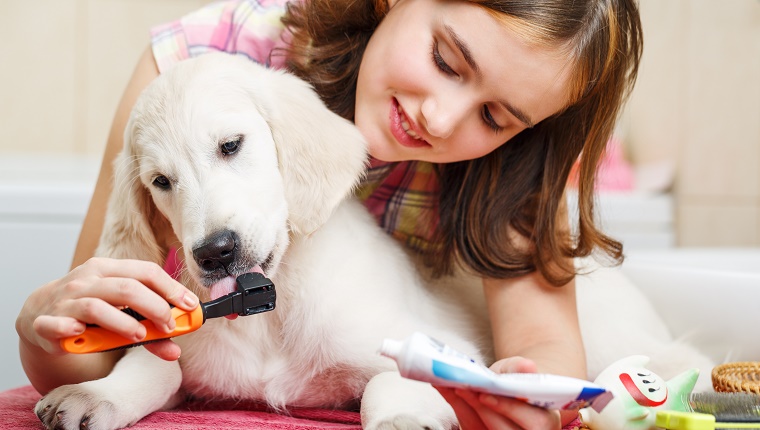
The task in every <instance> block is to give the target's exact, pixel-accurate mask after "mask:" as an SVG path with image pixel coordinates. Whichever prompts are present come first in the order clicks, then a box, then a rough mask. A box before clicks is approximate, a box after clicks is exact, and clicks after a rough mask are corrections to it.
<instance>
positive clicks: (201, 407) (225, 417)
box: [0, 386, 579, 430]
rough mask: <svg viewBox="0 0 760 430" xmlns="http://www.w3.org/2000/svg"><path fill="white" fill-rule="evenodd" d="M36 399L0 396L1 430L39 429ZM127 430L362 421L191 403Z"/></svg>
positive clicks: (354, 425) (325, 412)
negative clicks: (35, 406) (35, 407)
mask: <svg viewBox="0 0 760 430" xmlns="http://www.w3.org/2000/svg"><path fill="white" fill-rule="evenodd" d="M39 399H40V395H39V393H37V391H36V390H35V389H34V388H32V387H31V386H26V387H21V388H16V389H13V390H8V391H5V392H2V393H0V428H1V429H37V430H39V429H41V428H42V424H41V423H40V420H38V419H37V417H36V416H35V415H34V412H33V409H34V405H35V404H36V403H37V400H39ZM574 424H575V425H572V424H571V425H570V426H567V427H565V428H566V429H573V428H577V427H576V426H577V424H579V423H574ZM130 429H135V430H147V429H161V430H197V429H220V430H221V429H230V430H236V429H240V430H243V429H245V430H248V429H282V430H298V429H361V419H360V418H359V413H357V412H350V411H335V410H329V409H311V408H296V409H292V410H290V411H289V415H280V414H275V413H272V412H268V411H267V409H266V407H265V406H263V405H261V404H258V403H251V402H231V401H227V402H218V403H207V402H199V401H190V402H187V403H185V404H183V405H180V406H179V407H177V408H176V409H172V410H170V411H163V412H154V413H152V414H150V415H148V416H147V417H145V418H143V419H142V420H140V421H139V422H137V424H135V425H134V426H132V427H130Z"/></svg>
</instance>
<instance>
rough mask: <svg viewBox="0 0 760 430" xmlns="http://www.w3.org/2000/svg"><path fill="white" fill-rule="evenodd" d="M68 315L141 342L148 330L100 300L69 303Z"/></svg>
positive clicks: (90, 299)
mask: <svg viewBox="0 0 760 430" xmlns="http://www.w3.org/2000/svg"><path fill="white" fill-rule="evenodd" d="M66 307H67V309H66V314H67V315H71V316H72V317H74V318H76V319H77V320H79V321H82V322H85V323H88V324H97V325H98V326H100V327H102V328H104V329H106V330H108V331H111V332H114V333H116V334H118V335H120V336H122V337H125V338H127V339H130V340H132V341H134V342H139V341H141V340H143V339H144V338H145V335H146V334H147V330H146V329H145V326H143V325H142V324H140V323H139V322H138V321H137V320H136V319H134V318H133V317H131V316H130V315H127V314H125V313H124V312H122V311H120V310H119V309H118V308H115V307H113V306H112V305H111V304H109V303H107V302H105V301H103V300H102V299H99V298H92V297H84V298H81V299H76V300H70V301H68V302H67V306H66Z"/></svg>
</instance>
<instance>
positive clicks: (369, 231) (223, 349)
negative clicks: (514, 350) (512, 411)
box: [37, 54, 652, 430]
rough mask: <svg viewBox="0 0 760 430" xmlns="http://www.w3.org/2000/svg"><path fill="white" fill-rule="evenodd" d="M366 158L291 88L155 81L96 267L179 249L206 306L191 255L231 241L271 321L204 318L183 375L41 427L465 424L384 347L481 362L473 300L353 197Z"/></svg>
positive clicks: (129, 376) (212, 58)
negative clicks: (223, 239) (298, 418)
mask: <svg viewBox="0 0 760 430" xmlns="http://www.w3.org/2000/svg"><path fill="white" fill-rule="evenodd" d="M234 136H243V142H242V146H241V148H240V150H239V151H238V153H236V154H234V155H233V156H228V157H224V156H222V155H221V153H220V150H219V145H220V144H221V143H223V142H225V141H228V140H229V139H230V138H231V137H234ZM366 151H367V148H366V144H365V142H364V140H363V139H362V137H361V135H360V134H359V132H358V131H357V130H356V128H355V127H353V125H352V124H350V123H349V122H348V121H345V120H343V119H341V118H339V117H337V116H336V115H334V114H332V113H331V112H330V111H329V110H327V109H326V108H325V107H324V106H323V105H322V103H321V102H320V100H319V98H318V97H317V96H316V95H315V94H314V92H313V91H312V90H311V89H310V88H309V87H308V86H307V85H306V84H304V83H303V82H302V81H300V80H298V79H296V78H295V77H293V76H290V75H287V74H284V73H280V72H276V71H272V70H267V69H265V68H263V67H261V66H257V65H255V64H253V63H251V62H249V61H247V60H245V59H242V58H236V57H232V56H229V55H226V54H208V55H203V56H201V57H199V58H197V59H193V60H188V61H184V62H182V63H180V64H179V65H177V66H175V67H174V68H173V69H172V70H170V71H168V72H167V73H165V74H163V75H162V76H160V77H159V78H158V79H157V80H156V81H155V82H154V83H152V84H151V85H150V86H149V87H148V88H147V89H146V91H145V92H144V93H143V94H142V95H141V97H140V99H139V100H138V102H137V104H136V106H135V108H134V110H133V112H132V116H131V118H130V121H129V124H128V125H127V129H126V132H125V146H124V149H123V151H122V152H121V153H120V155H119V156H118V158H117V160H116V164H115V167H116V168H115V172H116V175H115V181H114V191H113V194H112V198H111V201H110V203H109V209H108V213H107V216H106V225H105V229H104V234H103V237H102V240H101V245H100V247H99V249H98V254H99V255H101V256H108V257H116V258H140V259H144V260H149V261H154V262H156V263H158V264H161V263H162V262H163V258H164V256H165V255H166V252H167V249H166V242H167V240H170V239H171V238H172V237H174V235H176V238H177V239H178V240H179V241H180V243H181V245H182V247H181V249H182V255H183V257H184V262H185V266H186V268H187V270H186V273H185V274H184V277H183V280H184V282H185V283H186V285H188V287H189V288H192V289H193V290H194V291H195V292H196V293H198V295H199V297H201V299H202V300H207V299H208V297H209V296H208V286H209V285H210V284H211V283H213V281H214V280H213V279H211V278H209V277H208V276H205V275H204V273H203V271H202V270H201V269H200V268H199V266H198V265H197V264H196V263H195V261H194V260H193V256H192V250H193V249H194V248H195V247H196V246H197V245H198V244H200V243H202V242H203V241H204V239H206V238H207V237H209V236H210V235H212V234H214V233H215V232H217V231H219V230H220V229H223V228H226V229H229V230H232V231H234V232H235V233H236V234H237V235H238V239H239V241H240V243H239V251H240V252H239V254H240V255H239V257H238V261H236V263H235V265H234V268H233V270H234V271H235V272H236V273H234V275H236V276H237V275H239V274H241V273H245V272H247V271H250V270H251V269H252V267H253V266H254V265H257V264H263V263H264V262H265V261H267V260H268V262H267V263H266V265H265V267H264V270H265V273H266V275H267V276H268V277H270V278H271V279H272V280H273V282H274V284H275V286H276V291H277V307H276V309H275V310H274V311H272V312H268V313H264V314H259V315H255V316H250V317H242V318H238V319H236V320H234V321H230V320H227V319H223V318H220V319H213V320H209V321H207V322H206V324H205V325H204V326H203V327H202V328H201V329H200V330H198V331H196V332H194V333H192V334H189V335H186V336H182V337H178V338H176V339H175V341H176V342H177V343H178V344H180V346H181V347H182V356H181V358H180V360H179V362H178V363H177V362H164V361H162V360H160V359H158V358H156V357H155V356H153V355H151V354H149V353H147V352H146V351H145V350H144V349H143V348H134V349H131V350H130V352H129V353H128V354H127V355H126V356H125V357H124V358H122V359H121V361H120V362H119V363H118V365H117V366H116V368H115V369H114V370H113V372H112V373H111V374H110V375H109V376H108V377H106V378H104V379H102V380H98V381H92V382H86V383H82V384H78V385H71V386H64V387H60V388H58V389H56V390H54V391H52V392H51V393H49V394H48V395H47V396H46V397H44V398H43V399H42V400H40V402H39V403H38V405H37V412H38V414H39V415H40V416H41V417H42V419H43V422H44V423H45V424H46V426H48V427H49V428H52V427H54V426H55V425H56V424H58V425H60V426H61V428H64V429H70V428H71V429H73V428H78V426H79V423H80V421H81V420H82V419H85V418H88V417H89V422H88V428H90V429H93V430H101V429H114V428H120V427H123V426H126V425H129V424H130V423H134V422H135V421H137V420H139V419H140V418H142V417H144V416H145V415H147V414H149V413H151V412H153V411H155V410H158V409H160V408H167V407H172V406H173V405H175V404H176V402H177V401H178V400H179V399H181V396H182V395H187V394H190V395H194V396H199V397H204V398H236V399H255V400H262V401H265V402H267V403H269V404H270V405H272V406H273V407H275V408H285V407H286V406H312V407H336V408H340V407H346V406H350V405H352V404H355V402H356V401H358V400H359V399H362V402H361V415H362V423H363V426H364V427H365V428H370V429H377V428H430V429H447V428H450V427H452V426H453V425H455V423H456V417H455V416H454V413H453V411H452V409H451V407H450V406H449V405H448V404H447V403H446V402H445V401H444V400H443V398H442V397H441V396H440V395H439V394H438V393H437V392H436V391H435V390H434V389H432V387H430V386H429V385H427V384H422V383H418V382H415V381H410V380H405V379H403V378H401V377H400V376H399V375H398V373H397V371H396V366H395V364H394V363H393V362H392V361H391V360H390V359H387V358H384V357H382V356H380V355H378V354H377V349H378V348H379V347H380V345H381V343H382V340H383V339H384V338H396V339H402V338H405V337H407V336H408V335H410V334H411V333H412V332H413V331H416V330H417V331H421V332H424V333H426V334H428V335H431V336H433V337H436V338H438V339H440V340H442V341H444V342H446V343H448V344H450V345H451V346H452V347H454V348H455V349H458V350H460V351H462V352H464V353H465V354H467V355H470V356H471V357H473V358H475V359H477V360H481V361H484V362H489V361H490V360H491V358H490V353H491V350H492V348H491V345H490V333H489V330H488V323H487V318H486V311H485V307H484V306H483V299H482V291H481V287H480V285H479V284H478V283H477V282H476V281H474V280H473V279H472V278H470V279H468V280H465V279H464V277H460V278H458V281H459V282H453V280H452V279H449V280H445V281H442V282H441V283H439V285H437V286H435V288H436V289H435V290H433V287H434V286H432V285H428V283H427V282H425V281H424V280H423V278H422V277H421V276H420V275H419V274H418V272H417V271H416V270H415V267H414V263H413V262H412V260H411V259H410V258H409V256H407V255H406V253H405V252H404V251H403V250H402V249H401V247H400V245H399V244H397V243H396V242H395V241H394V240H393V239H391V238H390V237H389V236H388V235H387V234H385V233H384V232H382V231H381V230H380V229H379V228H378V227H377V225H376V223H375V221H374V220H373V219H372V217H371V216H370V215H369V214H368V213H367V211H366V210H365V209H364V207H363V206H362V205H361V204H360V203H358V202H356V201H354V200H352V199H350V198H349V199H346V196H347V195H348V194H349V193H350V191H351V190H352V188H353V187H354V186H355V185H356V183H357V181H358V180H359V179H360V178H361V175H362V174H363V171H364V169H365V167H366V166H365V163H366V157H367V152H366ZM157 175H164V176H166V177H167V178H169V179H170V180H171V181H172V187H171V190H169V191H163V190H160V189H158V188H156V187H155V186H154V185H153V184H152V182H153V180H154V179H155V177H156V176H157ZM167 237H168V238H169V239H167ZM473 284H474V285H473ZM581 291H582V290H581ZM586 315H589V316H593V315H596V313H586ZM603 323H604V324H609V325H612V324H611V321H607V320H605V321H603ZM615 336H619V333H616V334H615ZM592 337H593V336H592ZM592 345H593V347H592V351H590V357H592V358H593V357H594V356H595V355H594V354H595V352H596V350H595V348H597V347H598V346H597V344H596V343H594V342H593V339H592ZM637 353H640V354H650V355H652V354H651V351H648V350H646V351H637ZM604 360H606V358H605V359H604ZM612 361H614V360H612V359H610V360H609V363H611V362H612ZM56 412H60V414H57V413H56ZM56 416H58V417H59V418H60V420H61V421H60V422H57V420H58V419H59V418H56Z"/></svg>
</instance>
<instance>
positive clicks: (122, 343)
mask: <svg viewBox="0 0 760 430" xmlns="http://www.w3.org/2000/svg"><path fill="white" fill-rule="evenodd" d="M172 317H173V318H174V321H175V322H176V323H177V326H176V327H175V329H174V331H172V332H171V333H164V332H163V331H161V330H158V329H157V328H156V326H155V325H153V322H152V321H150V320H147V319H144V320H142V321H140V324H142V325H144V326H145V328H146V329H147V332H148V334H147V335H146V336H145V339H143V340H141V341H139V342H135V341H134V340H132V339H127V338H125V337H122V336H120V335H118V334H116V333H114V332H112V331H109V330H106V329H104V328H102V327H98V326H88V327H87V328H86V329H85V331H84V333H82V334H80V335H78V336H71V337H67V338H63V339H61V348H63V349H64V350H65V351H68V352H71V353H74V354H87V353H90V352H102V351H109V350H112V349H119V348H123V347H130V346H137V345H142V344H144V343H146V342H150V341H153V340H159V339H168V338H170V337H175V336H181V335H183V334H187V333H191V332H194V331H195V330H198V329H199V328H200V327H201V326H202V325H203V306H198V307H196V308H195V309H193V310H192V311H190V312H188V311H183V310H182V309H179V308H172Z"/></svg>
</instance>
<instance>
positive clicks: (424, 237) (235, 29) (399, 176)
mask: <svg viewBox="0 0 760 430" xmlns="http://www.w3.org/2000/svg"><path fill="white" fill-rule="evenodd" d="M287 2H288V0H237V1H222V2H217V3H212V4H209V5H207V6H206V7H204V8H202V9H199V10H197V11H195V12H192V13H190V14H188V15H186V16H185V17H183V18H181V19H179V20H177V21H173V22H170V23H167V24H163V25H160V26H157V27H155V28H153V29H152V30H151V39H152V42H151V44H152V49H153V56H154V57H155V59H156V63H157V64H158V69H159V71H161V72H163V71H165V70H168V69H169V68H170V67H171V66H172V65H174V64H176V63H177V62H178V61H181V60H184V59H187V58H190V57H194V56H197V55H200V54H203V53H205V52H209V51H224V52H228V53H231V54H236V55H244V56H246V57H247V58H249V59H250V60H251V61H255V62H257V63H260V64H263V65H266V66H267V67H274V68H282V67H283V66H284V59H283V58H282V56H273V57H271V58H270V53H271V52H272V50H273V49H275V48H277V47H284V46H285V44H286V43H287V40H283V37H282V36H283V28H284V27H283V24H282V22H280V19H281V18H282V16H283V15H284V13H285V5H286V4H287ZM437 190H438V181H437V179H436V177H435V173H434V172H433V165H432V164H431V163H427V162H421V161H406V162H401V163H385V162H382V161H379V160H375V159H372V160H371V163H370V168H369V171H368V173H367V177H366V178H365V180H364V181H363V182H362V185H361V187H360V189H359V190H358V191H357V195H358V197H359V198H361V200H362V201H363V202H364V203H365V205H366V206H367V208H368V209H369V211H370V212H371V213H372V215H374V216H375V218H376V219H377V222H378V224H379V225H380V226H381V227H382V228H383V229H385V231H387V232H388V233H389V234H391V235H392V236H393V237H394V238H396V239H398V240H399V241H401V242H402V243H404V244H405V245H406V246H408V247H410V248H411V249H413V250H418V251H419V250H424V249H427V248H428V246H429V242H430V238H431V235H432V233H433V230H434V226H435V224H436V222H437V219H438V212H437V198H436V194H437Z"/></svg>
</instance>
